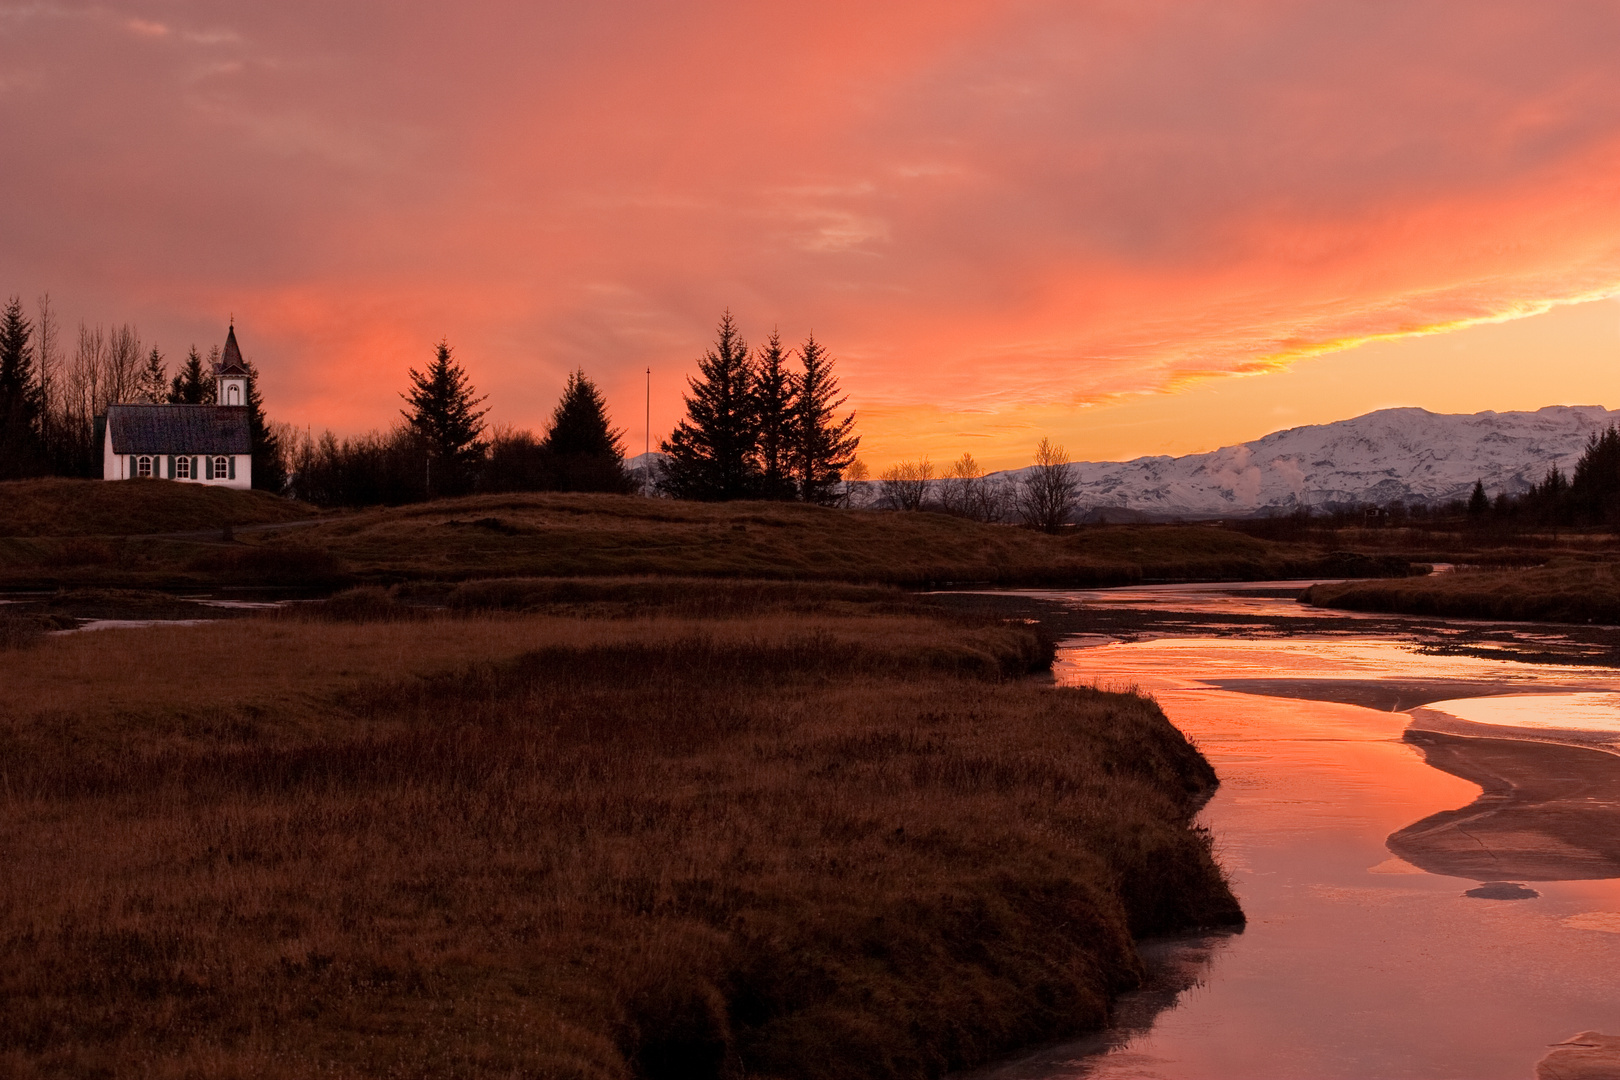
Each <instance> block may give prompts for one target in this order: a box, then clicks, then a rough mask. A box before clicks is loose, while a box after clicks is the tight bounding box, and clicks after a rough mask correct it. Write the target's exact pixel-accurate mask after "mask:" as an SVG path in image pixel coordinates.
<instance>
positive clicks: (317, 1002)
mask: <svg viewBox="0 0 1620 1080" xmlns="http://www.w3.org/2000/svg"><path fill="white" fill-rule="evenodd" d="M592 602H596V601H594V600H593V601H592ZM860 602H861V601H860V600H859V598H854V599H852V598H850V597H847V596H846V597H842V598H837V599H834V600H829V601H828V603H829V604H846V605H856V606H858V604H859V603H860ZM887 602H888V601H887V599H886V598H882V597H879V598H877V599H876V600H874V601H873V604H874V605H875V606H877V607H881V606H882V605H883V604H886V603H887ZM772 603H774V601H769V600H768V599H767V600H766V601H762V602H761V603H759V604H757V605H756V606H755V610H754V611H753V613H744V614H739V615H737V616H736V617H733V618H728V619H693V618H689V617H685V618H677V617H669V616H654V617H647V618H630V617H620V618H614V619H578V618H559V617H554V616H545V615H504V614H502V615H483V614H477V615H471V616H460V617H451V616H441V617H435V618H418V619H413V620H410V621H393V622H387V623H383V624H367V623H355V622H333V621H319V620H314V619H312V620H310V621H293V620H279V621H276V620H250V621H238V622H231V623H222V624H218V625H214V626H205V627H194V628H176V627H170V628H159V629H153V630H142V631H107V632H102V633H100V634H85V635H76V636H68V637H58V638H52V639H49V640H47V641H45V642H44V643H42V644H41V645H39V647H37V648H35V649H32V650H30V651H28V652H26V653H18V652H7V653H0V761H3V762H4V768H3V773H0V798H3V807H4V809H3V812H0V857H3V858H4V861H5V866H6V868H7V872H6V873H5V874H4V875H0V942H3V943H4V945H3V949H4V955H5V957H6V960H7V962H6V964H5V965H4V966H3V967H0V1062H3V1063H4V1064H3V1069H4V1071H5V1072H7V1073H8V1074H11V1075H18V1076H101V1075H115V1074H116V1075H144V1076H154V1077H168V1076H174V1077H179V1076H188V1077H223V1076H233V1077H234V1076H263V1077H282V1076H307V1075H310V1074H312V1073H315V1072H318V1071H319V1072H323V1073H330V1074H334V1075H354V1076H362V1075H365V1076H380V1075H411V1076H463V1075H500V1076H518V1075H523V1076H555V1077H623V1076H645V1077H665V1076H670V1077H673V1076H721V1075H728V1076H731V1075H745V1074H746V1075H759V1076H780V1077H821V1076H825V1077H835V1076H836V1077H858V1076H927V1075H937V1074H938V1073H939V1072H940V1071H941V1070H943V1069H945V1068H949V1067H955V1066H960V1065H965V1064H970V1063H973V1062H977V1061H982V1060H985V1059H986V1058H988V1057H991V1056H993V1055H995V1054H998V1053H1002V1052H1005V1051H1007V1050H1009V1049H1011V1048H1013V1047H1015V1046H1017V1045H1020V1044H1023V1043H1027V1042H1029V1041H1032V1040H1035V1039H1040V1038H1046V1037H1050V1036H1054V1035H1058V1034H1061V1033H1063V1032H1066V1031H1071V1030H1075V1029H1077V1028H1080V1027H1084V1026H1088V1025H1093V1024H1096V1023H1098V1022H1099V1021H1100V1020H1101V1019H1102V1018H1103V1016H1104V1014H1105V1010H1106V1002H1107V1000H1108V997H1109V996H1110V995H1111V994H1112V993H1113V992H1115V991H1117V990H1118V989H1120V988H1121V987H1123V986H1125V985H1127V984H1129V982H1130V981H1131V979H1132V978H1133V977H1134V975H1135V973H1136V971H1137V963H1138V962H1137V959H1136V956H1135V952H1134V948H1133V946H1132V935H1133V934H1140V933H1147V932H1153V931H1159V930H1167V929H1172V928H1177V927H1182V926H1186V925H1189V924H1196V923H1209V922H1217V921H1229V920H1231V919H1233V918H1236V917H1238V916H1237V912H1236V908H1235V905H1234V903H1233V901H1232V898H1231V895H1230V893H1229V892H1228V891H1227V890H1226V888H1225V886H1224V884H1223V883H1222V881H1221V879H1220V876H1219V873H1218V871H1217V870H1216V868H1215V867H1214V864H1213V862H1212V861H1211V859H1210V855H1209V848H1208V843H1207V840H1206V838H1204V837H1202V836H1201V835H1199V834H1197V833H1196V832H1195V831H1194V830H1192V829H1191V828H1190V826H1189V819H1190V815H1191V813H1192V811H1193V808H1194V807H1195V806H1196V805H1197V804H1198V802H1199V801H1200V800H1201V799H1202V798H1203V797H1204V796H1205V795H1206V794H1207V792H1208V790H1209V788H1210V786H1211V785H1212V783H1213V775H1212V774H1211V773H1210V771H1209V768H1208V766H1207V764H1206V763H1204V762H1203V760H1202V759H1201V758H1200V757H1198V755H1197V754H1196V752H1195V751H1194V750H1193V749H1192V748H1191V747H1190V746H1189V745H1188V744H1187V743H1186V742H1185V740H1184V739H1182V738H1181V737H1180V735H1179V734H1178V733H1177V732H1175V730H1174V729H1173V728H1171V727H1170V725H1169V724H1168V723H1167V722H1166V721H1165V720H1164V718H1163V716H1162V715H1161V714H1160V713H1159V712H1158V710H1157V709H1156V708H1155V707H1154V706H1153V705H1152V704H1151V703H1150V702H1147V701H1144V700H1142V699H1139V698H1134V697H1130V696H1125V695H1113V694H1103V693H1096V692H1090V691H1080V690H1063V689H1057V688H1053V687H1050V686H1042V685H1037V684H1034V683H1031V682H1029V681H1027V680H1022V679H1018V678H1015V677H1014V673H1016V672H1021V671H1024V670H1028V669H1031V668H1039V667H1040V666H1041V665H1042V663H1044V661H1045V660H1046V658H1047V657H1048V656H1049V653H1047V652H1046V651H1045V648H1044V646H1043V645H1042V644H1041V642H1040V641H1039V640H1038V639H1037V638H1036V637H1035V636H1034V635H1033V634H1032V633H1030V632H1029V631H1027V630H1026V629H1024V628H1022V627H1009V626H1000V625H969V624H960V623H952V622H946V621H942V619H941V618H940V617H937V616H931V615H929V614H927V613H923V612H916V613H904V612H899V613H888V614H872V613H870V612H868V613H864V614H863V613H861V612H860V611H858V610H856V607H854V606H852V607H850V608H849V609H848V610H845V611H842V612H840V611H835V610H831V609H830V608H828V609H823V610H819V611H807V610H803V609H800V610H786V609H782V610H773V609H772ZM789 607H791V605H789Z"/></svg>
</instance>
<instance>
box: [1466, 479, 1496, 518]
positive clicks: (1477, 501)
mask: <svg viewBox="0 0 1620 1080" xmlns="http://www.w3.org/2000/svg"><path fill="white" fill-rule="evenodd" d="M1490 508H1491V500H1490V498H1489V497H1488V496H1487V495H1486V494H1485V481H1483V480H1475V481H1474V491H1473V494H1471V495H1469V496H1468V516H1469V517H1471V518H1481V517H1484V516H1485V514H1486V512H1487V511H1489V510H1490Z"/></svg>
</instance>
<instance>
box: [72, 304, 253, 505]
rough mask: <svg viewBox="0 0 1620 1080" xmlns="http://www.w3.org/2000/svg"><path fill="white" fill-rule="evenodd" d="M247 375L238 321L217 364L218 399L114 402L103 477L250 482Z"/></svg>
mask: <svg viewBox="0 0 1620 1080" xmlns="http://www.w3.org/2000/svg"><path fill="white" fill-rule="evenodd" d="M248 377H249V376H248V369H247V365H246V364H244V363H243V362H242V350H241V349H240V348H239V347H238V346H237V344H236V325H235V324H234V323H233V324H232V325H231V328H230V330H229V332H228V333H227V334H226V336H225V351H224V353H223V354H222V355H221V356H220V361H219V364H218V366H217V367H215V369H214V385H215V387H216V388H217V393H216V395H215V396H216V399H217V400H218V402H219V404H217V405H109V406H108V407H107V418H106V434H105V435H104V436H103V437H102V466H101V476H102V479H104V480H134V479H138V478H139V479H145V478H151V479H153V480H181V481H184V482H185V483H188V484H213V485H215V486H218V487H232V488H251V487H252V486H253V456H252V455H253V441H252V436H251V434H250V433H249V430H248V409H247V396H248Z"/></svg>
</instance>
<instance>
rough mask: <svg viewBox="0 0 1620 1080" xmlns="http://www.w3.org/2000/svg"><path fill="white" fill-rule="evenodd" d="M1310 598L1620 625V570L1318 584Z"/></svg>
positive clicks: (1594, 567)
mask: <svg viewBox="0 0 1620 1080" xmlns="http://www.w3.org/2000/svg"><path fill="white" fill-rule="evenodd" d="M1303 599H1304V600H1305V601H1306V602H1307V603H1311V604H1316V605H1318V606H1321V607H1336V608H1347V609H1349V610H1352V611H1382V612H1390V613H1396V614H1407V615H1450V616H1455V617H1459V618H1476V619H1522V620H1533V621H1550V622H1575V623H1604V624H1609V625H1620V568H1617V567H1616V566H1615V564H1614V563H1613V562H1609V561H1580V560H1574V559H1555V560H1553V561H1552V562H1549V563H1548V564H1547V565H1545V566H1534V567H1528V568H1524V569H1517V570H1490V569H1479V570H1458V571H1455V572H1453V573H1449V574H1436V575H1433V576H1431V577H1424V578H1408V579H1403V580H1399V581H1346V582H1341V583H1336V584H1332V585H1316V586H1313V587H1312V588H1310V589H1309V590H1307V591H1306V592H1305V594H1304V597H1303Z"/></svg>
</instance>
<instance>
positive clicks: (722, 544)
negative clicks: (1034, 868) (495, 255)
mask: <svg viewBox="0 0 1620 1080" xmlns="http://www.w3.org/2000/svg"><path fill="white" fill-rule="evenodd" d="M185 486H186V485H176V484H160V483H153V484H140V485H121V484H107V485H103V487H105V488H115V489H122V490H121V493H120V497H123V498H130V499H139V498H144V497H148V496H150V497H152V498H154V499H158V500H159V501H162V500H163V499H168V498H171V497H172V494H171V493H172V491H173V490H176V489H180V488H184V487H185ZM198 490H201V489H198ZM98 491H99V489H98ZM286 505H287V506H291V505H292V504H286ZM289 512H293V513H296V512H298V511H289ZM154 513H155V511H154ZM35 516H36V517H38V516H39V514H38V513H36V514H35ZM237 540H238V541H239V542H237V543H234V544H221V543H219V542H218V540H217V538H209V539H208V541H206V542H205V541H204V540H194V541H191V542H184V541H180V540H172V539H171V540H142V541H122V540H118V539H116V538H108V537H101V536H57V535H37V536H16V537H10V538H0V584H10V585H24V584H26V585H54V586H61V587H69V586H79V587H86V586H96V587H113V586H121V587H125V588H134V587H144V588H152V587H165V588H176V587H198V586H207V585H218V584H228V585H254V584H263V585H278V586H293V585H307V586H318V587H333V586H339V585H344V584H359V583H371V584H394V583H398V582H402V581H459V580H467V579H473V578H489V577H551V578H568V577H625V576H677V577H698V578H769V579H776V580H795V581H848V582H863V583H881V584H890V585H900V586H907V587H915V586H924V585H939V584H942V583H947V582H959V583H966V582H972V583H980V584H1001V585H1071V586H1097V585H1116V584H1129V583H1132V582H1138V581H1144V580H1211V579H1216V580H1259V579H1267V578H1286V577H1325V576H1365V575H1380V574H1392V573H1393V574H1399V573H1404V572H1405V570H1406V565H1405V563H1404V562H1402V561H1401V560H1399V559H1397V558H1394V557H1390V556H1377V555H1374V556H1367V555H1349V554H1345V553H1337V554H1335V553H1331V552H1328V551H1327V550H1325V549H1323V548H1319V547H1311V546H1307V545H1297V544H1285V543H1278V542H1274V541H1269V540H1261V539H1256V538H1254V537H1251V536H1247V535H1244V534H1243V533H1241V532H1238V531H1235V530H1232V529H1225V528H1222V527H1220V526H1218V525H1116V526H1087V527H1083V528H1079V529H1075V530H1072V531H1070V532H1068V533H1066V534H1064V535H1059V536H1049V535H1047V534H1045V533H1039V532H1034V531H1031V530H1027V529H1021V528H1015V527H1012V526H1007V525H986V524H983V523H980V522H973V521H967V520H964V519H961V518H952V517H947V516H945V515H942V514H932V513H887V512H878V511H859V510H838V509H828V508H825V507H815V506H802V505H798V504H793V503H750V502H742V503H724V504H706V503H683V502H674V501H671V500H667V499H645V498H639V497H634V496H623V495H570V494H514V495H485V496H474V497H470V498H464V499H447V500H442V501H439V502H433V503H422V504H418V505H413V506H405V507H393V508H377V509H370V510H363V511H356V512H348V513H333V514H327V515H324V516H322V517H321V518H320V520H319V521H318V523H317V524H315V525H312V526H309V527H298V528H297V529H295V530H290V531H288V532H285V533H279V532H278V533H270V534H248V533H243V534H239V535H238V537H237Z"/></svg>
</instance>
